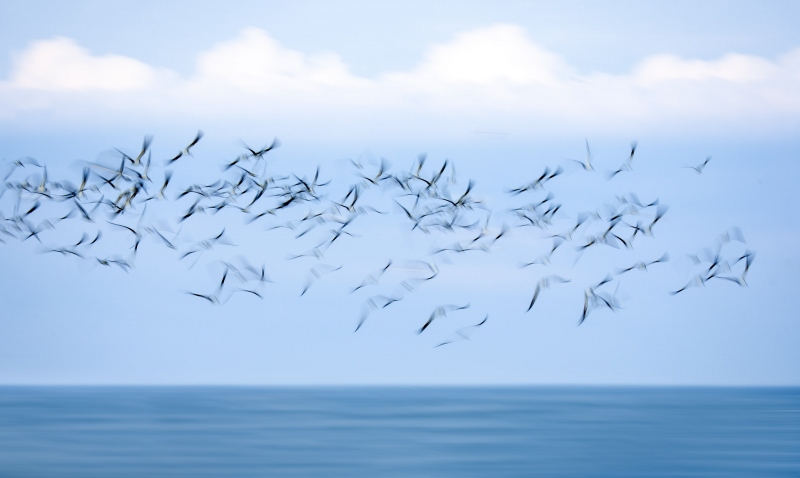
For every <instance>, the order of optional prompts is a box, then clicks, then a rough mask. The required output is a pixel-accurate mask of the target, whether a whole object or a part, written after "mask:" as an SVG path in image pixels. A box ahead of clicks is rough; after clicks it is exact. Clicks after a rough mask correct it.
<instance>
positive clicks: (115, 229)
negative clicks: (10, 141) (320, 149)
mask: <svg viewBox="0 0 800 478" xmlns="http://www.w3.org/2000/svg"><path fill="white" fill-rule="evenodd" d="M202 138H203V133H202V132H198V133H197V135H196V136H195V137H194V138H193V139H192V140H191V141H190V142H189V143H188V144H187V146H186V147H185V148H183V149H182V150H180V151H177V152H176V153H175V154H174V155H169V157H168V158H165V159H160V160H159V159H153V152H152V150H151V143H152V137H150V136H147V137H145V138H144V141H143V143H142V146H141V148H137V151H136V152H135V153H133V154H127V153H125V152H123V151H121V150H119V149H116V150H114V152H113V154H112V155H111V157H112V159H109V160H107V161H97V162H84V163H83V165H84V167H83V168H82V175H81V177H80V179H79V181H78V182H76V183H73V182H70V181H67V180H61V181H55V180H53V179H51V178H50V176H49V175H48V169H47V166H46V165H44V164H41V163H39V162H38V161H37V160H35V159H33V158H22V159H19V160H16V161H13V162H5V166H3V164H2V163H0V167H5V168H6V170H5V171H3V185H2V187H1V188H0V199H1V200H3V201H4V202H2V203H0V205H3V204H9V203H11V204H13V210H12V211H11V212H10V213H2V219H3V220H2V223H0V242H2V243H5V242H7V241H9V240H16V241H21V242H26V241H31V242H34V241H35V242H36V243H38V246H37V248H38V250H39V252H42V253H55V254H59V255H62V256H69V257H75V258H78V259H79V260H81V261H89V262H91V263H94V264H96V265H100V266H104V267H108V268H118V269H120V270H122V271H125V272H129V271H130V270H131V269H133V268H134V266H135V263H136V257H137V254H138V253H139V250H140V246H141V244H142V243H143V241H145V240H147V241H148V242H150V241H152V242H154V243H156V244H160V245H161V246H163V247H165V248H167V249H170V250H173V251H175V252H174V254H175V256H176V260H177V262H178V263H182V264H186V267H188V268H192V267H194V265H195V264H197V262H198V261H200V260H201V259H202V258H203V256H204V254H205V253H206V252H208V251H211V250H215V251H216V250H219V249H220V248H221V247H222V246H234V245H235V242H234V238H233V237H232V236H233V233H231V232H230V229H231V227H230V226H231V225H232V224H231V222H230V219H229V216H225V219H224V220H223V221H222V222H223V224H221V229H220V230H219V232H215V233H213V234H209V235H208V236H206V237H204V238H203V239H201V240H192V239H189V238H188V234H186V233H184V232H183V231H184V229H183V228H184V226H185V225H188V224H191V223H203V222H205V221H208V220H210V218H212V217H213V216H215V215H217V214H218V213H221V212H222V211H230V212H231V213H232V214H236V215H239V216H241V218H242V219H243V221H242V223H243V224H244V226H241V227H249V228H252V227H254V226H256V225H261V227H262V230H264V231H266V232H267V233H269V232H270V231H277V230H279V229H284V228H285V229H288V230H290V231H292V232H291V234H292V235H293V237H294V239H295V240H296V241H297V242H298V243H299V242H301V241H309V242H311V247H310V248H309V249H308V250H307V251H305V252H299V253H297V252H296V253H289V254H287V255H286V257H285V261H286V262H285V263H284V265H282V266H281V268H286V267H289V266H290V265H293V264H298V263H301V262H305V261H313V262H314V265H313V266H312V267H310V268H309V269H308V272H307V280H306V282H305V283H304V284H303V286H302V288H301V289H300V295H301V296H304V295H306V294H307V293H308V292H309V290H310V289H311V287H312V286H313V285H314V284H315V283H316V282H317V281H319V280H320V279H322V278H323V277H325V276H328V275H332V274H334V273H336V272H337V271H339V270H341V269H342V268H343V267H344V265H343V264H340V265H337V264H328V263H325V262H324V260H325V257H326V254H328V253H329V252H330V251H331V250H332V249H333V248H337V247H347V245H346V244H347V243H350V244H351V245H352V247H359V246H358V245H357V244H358V243H357V241H359V240H360V237H361V234H360V233H359V232H358V231H360V230H363V227H361V228H359V226H358V225H359V223H361V222H363V221H364V219H362V218H367V217H376V218H377V217H381V218H390V217H391V218H395V217H396V218H399V221H400V222H401V223H402V224H405V226H403V227H404V228H406V229H407V230H408V231H411V234H413V235H415V237H417V236H419V235H428V236H431V237H434V236H435V240H433V241H432V244H433V245H432V246H431V248H430V250H429V252H428V255H427V257H423V258H420V259H415V260H405V261H399V260H394V259H388V260H387V261H386V262H385V263H382V264H380V265H376V266H375V268H374V270H373V272H371V273H370V274H368V275H367V276H366V277H364V279H363V280H362V281H361V282H360V283H356V284H353V285H352V286H348V288H349V290H348V293H349V294H367V292H368V291H369V290H371V289H374V288H375V287H376V286H378V285H380V283H381V279H382V278H383V277H384V276H385V275H386V274H387V273H389V272H394V273H395V277H396V280H395V281H394V283H393V284H392V286H391V289H392V291H391V292H388V291H387V292H386V293H384V294H372V295H369V296H368V297H366V298H365V299H364V302H363V308H362V312H361V314H360V316H358V317H357V323H356V325H355V331H358V330H360V329H361V328H362V327H363V326H364V325H365V323H366V321H367V319H368V318H369V317H370V315H371V314H373V313H376V312H378V311H381V310H383V309H386V308H387V307H390V306H392V305H393V304H396V303H397V302H400V301H401V300H408V299H406V297H409V296H410V293H411V292H413V291H415V290H416V289H417V288H418V287H421V286H423V284H426V283H429V282H431V281H434V280H436V279H437V278H439V277H441V274H440V272H441V271H440V265H441V264H445V263H452V261H453V260H454V259H456V258H458V260H464V261H466V260H468V259H466V258H467V257H470V256H472V255H473V254H487V253H491V252H492V250H493V248H495V247H496V245H497V244H498V243H499V242H500V243H502V242H503V241H506V240H507V238H508V236H509V235H510V234H511V233H512V231H517V230H523V229H526V230H532V231H536V233H537V234H539V238H540V243H541V241H547V242H546V244H549V245H548V246H547V247H546V249H545V251H544V253H543V254H541V255H539V256H538V257H535V258H527V259H526V260H524V261H522V262H520V263H518V264H517V266H518V267H519V268H532V269H535V270H537V271H546V270H547V269H548V268H550V267H551V265H552V262H553V261H554V260H555V259H556V256H559V260H560V261H561V262H564V261H567V262H571V263H572V266H574V265H575V264H577V263H578V262H579V261H580V260H581V257H582V256H583V254H584V253H585V252H586V251H589V250H598V249H604V248H613V249H617V250H623V251H631V252H632V251H634V246H635V244H637V243H638V242H639V241H641V240H647V238H652V237H653V236H654V230H655V228H656V227H657V226H658V224H659V221H660V220H661V219H662V218H663V217H664V215H665V214H666V213H667V211H668V207H667V206H666V205H665V204H661V203H660V202H659V200H658V199H653V200H651V201H641V200H640V199H639V198H638V196H637V195H636V194H634V193H626V194H622V195H619V196H617V197H616V199H615V200H614V201H612V202H610V203H605V204H602V205H600V206H599V207H597V208H595V209H593V210H588V211H583V212H577V213H569V212H565V208H563V207H562V204H561V203H560V202H558V201H557V200H556V197H555V194H554V193H553V192H552V191H551V189H550V185H551V184H552V183H553V182H556V181H561V180H563V176H564V175H565V171H568V170H576V169H577V170H578V171H579V172H581V173H584V174H600V173H599V172H598V171H596V170H595V165H594V164H593V163H592V159H593V158H592V154H591V150H590V148H589V144H588V141H587V142H586V158H585V159H584V160H581V161H578V160H567V161H562V162H561V164H559V165H554V166H548V167H545V168H544V169H543V170H542V171H541V173H539V174H538V175H535V176H534V177H533V178H531V179H530V180H528V181H526V182H524V183H522V184H519V185H516V186H515V187H512V188H508V189H507V190H506V191H504V195H505V197H506V200H507V201H509V202H510V203H512V204H513V206H512V207H509V208H506V209H504V210H502V211H500V212H499V215H500V216H501V221H500V224H497V220H496V219H497V218H496V217H495V222H494V223H493V222H492V217H493V214H494V215H495V216H496V215H498V211H494V210H493V209H492V208H490V207H489V205H488V204H487V203H486V202H485V201H483V200H482V199H480V198H479V197H476V196H475V195H474V188H475V182H474V181H473V180H469V181H467V184H466V185H461V186H459V184H458V178H457V175H456V170H455V166H454V165H453V163H452V162H450V161H448V160H444V161H442V162H440V163H437V164H433V165H431V164H430V163H429V162H428V161H427V158H426V156H425V155H419V156H418V158H417V159H416V160H415V161H414V162H413V164H412V165H411V167H410V168H408V169H406V170H394V169H392V167H391V165H390V164H389V162H388V161H386V160H384V159H381V160H380V161H379V162H378V161H375V162H373V164H370V163H366V164H365V162H363V161H356V160H350V166H351V168H352V173H353V177H354V180H353V181H350V182H349V184H347V185H346V186H345V187H343V188H340V189H339V190H338V191H337V189H336V187H335V185H334V184H333V181H332V180H331V179H327V180H325V179H323V178H322V172H321V170H320V167H317V168H316V170H315V172H314V173H313V174H311V175H298V174H287V175H282V176H280V175H276V174H274V173H272V172H271V165H270V158H271V157H272V155H273V154H274V153H273V151H274V150H275V148H277V147H279V146H280V142H279V141H278V140H277V139H275V140H274V141H272V142H271V143H269V144H267V145H265V146H264V147H262V148H257V149H254V148H251V147H249V146H247V145H244V149H245V151H244V152H243V153H241V154H238V155H236V156H235V157H234V158H231V159H230V160H227V161H224V162H223V163H222V164H220V165H219V167H220V170H221V174H219V173H217V175H218V177H215V178H214V180H213V181H212V182H209V183H203V182H193V183H190V182H188V181H187V182H186V183H183V184H176V183H177V181H176V179H177V176H176V178H173V176H174V173H175V172H177V171H179V170H180V168H186V169H185V170H188V171H187V176H192V175H197V174H198V173H197V171H196V169H195V167H194V164H192V163H193V162H196V159H195V158H193V151H194V149H195V148H196V147H197V146H198V144H199V143H200V141H201V140H202ZM635 153H636V143H633V144H632V145H631V149H630V154H629V156H628V157H626V158H623V161H622V164H621V165H620V166H619V167H618V168H617V169H616V170H613V171H607V172H606V173H605V174H606V179H607V180H609V181H610V180H612V179H614V178H615V177H616V176H617V175H619V174H622V173H626V172H632V171H633V163H634V158H635ZM710 159H711V158H710V157H709V158H707V159H706V160H705V161H704V162H703V163H701V164H699V165H697V166H686V167H687V168H691V169H693V170H694V171H695V172H696V173H697V174H701V173H703V171H704V168H706V167H707V165H708V164H709V161H710ZM162 165H163V166H162ZM4 196H5V199H3V197H4ZM9 198H10V199H9ZM169 205H171V206H169ZM157 207H161V208H162V209H161V211H162V214H157V215H155V216H154V215H153V213H152V212H147V210H148V208H151V210H152V209H154V208H157ZM178 207H180V208H181V209H177V208H178ZM0 212H2V210H0ZM167 217H169V218H170V220H169V221H167V220H166V219H165V218H167ZM148 219H149V220H148ZM67 223H69V224H70V226H69V227H66V228H64V227H63V226H64V225H65V224H67ZM61 229H67V230H68V231H70V232H69V234H73V232H72V231H74V230H76V229H77V230H78V232H79V233H80V236H77V235H76V237H74V238H72V239H70V240H65V238H66V237H68V235H69V234H67V233H58V232H57V231H59V230H61ZM108 236H113V238H114V239H113V240H108V239H107V237H108ZM122 238H125V239H122ZM441 238H445V240H446V243H444V244H443V243H441V242H440V240H441ZM54 240H58V243H55V244H54V243H53V242H52V241H54ZM733 243H738V244H739V245H737V246H734V245H731V244H733ZM103 244H104V245H105V247H106V249H108V248H111V250H112V252H110V253H105V254H103V253H100V250H101V249H102V248H100V247H99V246H100V245H103ZM742 244H745V240H744V236H743V234H742V232H741V230H739V228H736V227H733V228H731V229H729V230H728V231H727V232H725V233H724V234H722V235H721V236H720V237H719V238H718V240H717V243H716V244H715V245H714V246H712V247H709V248H705V249H702V250H700V251H699V252H698V253H696V254H692V255H687V257H688V258H689V259H690V260H691V261H692V262H693V263H694V272H693V273H692V274H691V279H690V280H689V281H688V282H687V283H686V284H685V285H683V286H682V287H679V288H676V289H675V290H673V291H670V292H671V293H672V294H673V295H674V294H681V293H683V292H684V291H686V290H687V289H689V288H692V287H696V286H702V285H704V284H706V283H707V282H709V281H712V280H717V281H726V282H731V283H734V284H737V285H739V286H746V285H747V282H746V277H747V273H748V271H749V269H750V266H751V264H752V262H753V259H754V257H755V253H754V252H752V251H750V250H747V249H742V248H743V247H744V246H742ZM461 257H464V259H460V258H461ZM669 260H670V256H669V254H668V253H666V252H665V253H663V254H661V255H660V256H657V257H649V258H646V259H644V260H631V261H630V262H629V263H627V264H624V265H623V267H619V268H614V269H613V270H611V271H608V272H607V274H606V275H605V276H604V277H603V278H602V279H601V280H598V281H594V282H592V283H590V284H588V285H587V287H586V288H585V290H584V294H583V306H582V309H578V307H577V306H576V319H577V324H578V325H580V324H582V323H584V321H585V320H586V319H587V318H588V317H589V315H590V314H591V313H592V312H593V311H595V310H598V309H599V310H603V309H607V310H610V311H616V310H618V309H620V308H622V306H621V303H620V299H619V296H618V291H619V287H620V283H621V280H622V279H623V278H624V277H626V276H627V275H629V274H632V273H635V271H644V270H647V269H648V268H650V267H654V266H655V267H660V265H661V264H663V263H665V262H667V261H669ZM267 269H268V268H267V267H266V264H261V265H254V264H253V263H251V261H250V260H248V259H247V258H245V257H243V256H241V255H239V256H233V257H226V258H225V259H221V260H219V261H218V270H219V275H218V276H216V277H215V278H214V282H213V283H212V284H211V286H210V287H209V289H208V290H204V291H199V292H198V291H188V290H187V291H185V293H186V294H188V295H189V296H190V297H194V298H197V299H198V300H203V301H207V302H208V303H210V304H214V305H218V304H223V303H225V302H227V300H229V299H230V298H231V297H232V296H233V295H235V294H246V295H249V296H253V297H256V298H262V299H263V298H264V296H265V295H266V294H267V292H266V287H267V286H266V284H268V283H271V282H272V279H271V275H272V274H270V273H269V272H268V270H267ZM270 269H271V270H274V269H276V268H272V267H271V268H270ZM570 281H571V279H569V278H565V277H562V276H560V275H557V274H544V273H542V274H540V276H539V278H538V280H536V281H534V282H533V283H532V284H531V289H530V296H529V297H528V298H526V299H524V304H523V301H522V300H521V303H520V311H523V310H524V311H525V312H529V311H531V310H533V309H534V308H535V307H536V304H537V302H538V301H539V300H540V299H541V297H542V294H545V293H546V292H545V291H546V290H547V289H549V288H551V287H558V286H559V285H560V284H564V283H567V282H570ZM576 305H577V304H576ZM469 307H470V304H469V303H467V304H440V305H438V306H436V307H435V308H434V310H433V311H432V312H431V313H430V316H429V317H428V318H427V320H426V319H425V318H424V317H422V318H420V320H419V322H420V325H419V328H417V329H416V332H417V333H418V334H421V333H423V332H425V331H426V330H427V329H428V328H429V327H430V326H431V324H433V323H434V322H435V321H436V320H439V319H441V318H442V317H445V316H447V314H448V313H456V312H458V311H462V310H465V309H468V308H469ZM579 310H580V312H579V313H578V311H579ZM481 316H483V319H482V320H480V321H477V320H476V321H475V322H474V323H469V325H467V326H465V327H461V328H458V329H456V330H454V331H453V332H452V333H451V335H450V336H449V337H448V338H447V339H446V340H444V341H442V342H441V343H439V344H438V345H437V347H438V346H442V345H447V344H450V343H453V342H456V341H459V340H465V339H469V338H470V337H471V335H472V334H473V333H475V332H476V331H477V330H478V329H479V328H480V327H481V326H483V325H484V324H485V323H486V322H487V320H488V317H489V316H488V314H485V315H484V314H481Z"/></svg>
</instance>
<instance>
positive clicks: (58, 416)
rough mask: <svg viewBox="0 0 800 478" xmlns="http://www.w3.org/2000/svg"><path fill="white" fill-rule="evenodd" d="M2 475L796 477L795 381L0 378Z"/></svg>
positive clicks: (799, 398)
mask: <svg viewBox="0 0 800 478" xmlns="http://www.w3.org/2000/svg"><path fill="white" fill-rule="evenodd" d="M0 476H3V477H14V476H48V477H50V476H80V477H83V476H87V477H91V476H98V477H99V476H102V477H108V476H150V477H157V476H221V477H222V476H225V477H228V476H348V477H350V476H369V477H373V476H426V477H437V476H448V477H464V476H487V477H497V476H526V477H527V476H558V477H561V476H570V477H584V476H635V477H645V476H670V477H672V476H748V477H751V476H752V477H771V476H786V477H789V476H792V477H797V476H800V389H797V388H788V389H787V388H782V389H777V388H764V389H758V388H592V387H588V388H584V387H575V388H570V387H563V388H562V387H532V388H522V387H520V388H513V387H510V388H394V387H375V388H238V387H2V388H0Z"/></svg>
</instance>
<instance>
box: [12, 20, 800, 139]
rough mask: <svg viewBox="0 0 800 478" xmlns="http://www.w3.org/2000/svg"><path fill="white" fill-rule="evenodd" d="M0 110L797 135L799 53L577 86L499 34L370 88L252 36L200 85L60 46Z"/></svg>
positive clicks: (464, 40)
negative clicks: (769, 132) (775, 131)
mask: <svg viewBox="0 0 800 478" xmlns="http://www.w3.org/2000/svg"><path fill="white" fill-rule="evenodd" d="M76 104H80V105H81V107H80V108H76V107H75V106H76ZM0 111H2V113H0V116H2V117H3V118H4V119H5V120H12V121H13V120H14V119H15V118H16V117H18V116H19V115H28V116H30V114H31V111H39V112H43V113H42V114H46V115H47V117H48V118H49V119H50V120H51V121H74V120H76V119H78V120H81V121H84V122H92V121H103V122H106V123H108V122H114V121H129V120H131V118H136V117H138V118H140V119H141V121H142V122H143V123H144V122H148V121H149V122H153V121H158V120H159V118H168V119H164V120H163V121H169V122H174V121H185V122H190V123H192V124H191V126H192V127H197V126H198V124H197V123H198V122H201V123H202V126H203V127H204V128H212V127H214V125H215V124H217V123H214V122H218V123H219V124H226V125H231V126H233V127H237V125H241V124H244V123H245V122H252V121H253V120H254V119H258V120H264V119H265V118H266V119H269V120H271V121H273V122H275V123H280V124H282V125H284V127H285V128H289V129H291V128H295V129H298V130H301V129H302V130H303V131H304V132H306V133H307V134H317V133H319V132H320V131H328V130H330V129H331V128H333V127H335V130H336V132H337V134H349V135H351V136H359V137H361V136H364V135H365V134H370V135H371V134H382V135H392V134H402V135H406V136H407V135H410V134H415V135H433V136H436V135H442V134H450V133H453V132H458V131H474V130H475V129H490V130H504V131H512V132H514V131H516V132H519V133H520V134H522V133H525V132H527V131H533V130H536V131H545V132H562V133H563V132H566V133H567V134H574V133H575V132H576V131H578V132H580V134H583V133H584V132H585V131H587V130H591V131H611V130H616V131H619V130H620V129H624V130H626V131H631V133H632V134H637V133H636V131H635V129H638V130H641V128H643V127H648V128H658V129H659V131H662V132H678V133H680V132H683V133H688V134H705V133H707V132H708V131H710V130H712V129H713V130H715V131H725V132H727V131H731V132H736V133H742V132H754V131H756V130H758V129H760V130H762V131H765V130H768V129H771V128H778V129H781V130H782V131H787V132H792V131H793V130H794V129H795V126H797V125H798V123H800V121H799V120H800V49H796V50H794V51H791V52H788V53H787V54H785V55H783V56H782V57H780V58H779V59H777V60H775V61H773V60H770V59H766V58H762V57H757V56H752V55H741V54H736V53H729V54H726V55H723V56H721V57H720V58H718V59H714V60H710V61H703V60H693V59H684V58H680V57H677V56H674V55H656V56H651V57H647V58H644V59H642V61H641V62H639V63H638V64H637V65H635V66H634V67H633V68H632V69H631V70H630V72H629V73H628V74H608V73H604V72H595V73H591V74H588V75H583V76H580V75H578V74H577V73H575V71H574V70H573V69H572V68H571V67H570V66H569V65H568V64H567V63H566V62H565V61H564V59H562V58H561V57H560V56H558V55H557V54H555V53H553V52H550V51H547V50H546V49H544V48H543V47H541V46H539V45H537V44H535V43H534V42H533V41H531V40H530V39H529V38H528V37H527V36H526V34H525V32H524V31H523V30H522V29H521V28H520V27H517V26H514V25H493V26H489V27H485V28H480V29H476V30H472V31H468V32H464V33H461V34H458V35H455V36H454V37H453V38H452V39H451V40H450V41H448V42H445V43H442V44H436V45H431V46H430V47H429V48H428V49H427V50H426V52H424V55H423V59H422V61H421V62H420V63H419V64H418V65H417V66H415V67H414V68H411V69H409V70H407V71H394V72H387V73H386V74H383V75H379V76H377V77H375V78H364V77H359V76H357V75H354V74H353V73H352V72H351V71H350V69H349V68H348V66H347V65H346V64H345V63H344V62H343V61H342V59H341V58H340V57H339V56H338V55H337V54H335V53H334V52H325V53H320V54H307V53H304V52H300V51H297V50H293V49H291V48H288V47H286V46H284V45H282V44H281V43H280V42H278V41H277V40H276V39H274V38H272V37H271V36H270V35H269V34H268V33H267V32H265V31H263V30H259V29H257V28H247V29H244V30H243V31H242V32H241V33H240V34H239V35H238V36H237V37H236V38H234V39H232V40H230V41H226V42H223V43H220V44H218V45H216V46H214V47H213V48H211V49H210V50H208V51H205V52H200V53H199V54H198V56H197V62H196V67H195V71H194V73H193V74H192V75H190V76H189V77H183V78H182V77H180V76H179V75H177V74H175V73H173V72H169V71H164V70H158V69H156V68H154V67H152V66H149V65H147V64H145V63H142V62H140V61H138V60H135V59H132V58H127V57H122V56H114V55H106V56H93V55H91V54H90V53H89V52H87V51H86V50H85V49H83V48H81V47H80V46H78V45H77V44H75V42H74V41H72V40H69V39H64V38H59V39H55V40H49V41H41V42H35V43H33V44H31V45H30V46H29V47H28V48H27V49H26V50H25V51H23V52H22V53H21V54H20V55H18V56H17V57H16V60H15V63H14V69H13V71H12V74H11V75H10V78H9V81H7V82H0ZM120 111H125V113H126V114H125V115H124V119H120V115H119V112H120ZM395 132H399V133H395ZM526 134H527V133H526Z"/></svg>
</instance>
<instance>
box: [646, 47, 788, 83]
mask: <svg viewBox="0 0 800 478" xmlns="http://www.w3.org/2000/svg"><path fill="white" fill-rule="evenodd" d="M633 74H634V77H635V78H636V80H637V81H639V82H640V83H641V84H643V85H654V84H656V83H659V82H665V81H677V80H687V81H707V80H724V81H726V82H732V83H750V82H756V81H763V80H768V79H770V78H772V77H775V76H777V75H779V74H780V68H779V67H778V65H776V64H775V63H772V62H770V61H768V60H765V59H763V58H759V57H756V56H751V55H739V54H734V53H730V54H727V55H725V56H723V57H722V58H720V59H719V60H714V61H702V60H684V59H682V58H679V57H677V56H674V55H658V56H653V57H650V58H647V59H646V60H644V61H643V62H641V63H640V64H639V65H638V66H637V67H636V69H635V70H634V72H633Z"/></svg>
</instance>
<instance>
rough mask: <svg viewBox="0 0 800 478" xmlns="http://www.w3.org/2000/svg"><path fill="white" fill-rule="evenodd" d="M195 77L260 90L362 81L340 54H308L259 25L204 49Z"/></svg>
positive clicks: (225, 85)
mask: <svg viewBox="0 0 800 478" xmlns="http://www.w3.org/2000/svg"><path fill="white" fill-rule="evenodd" d="M194 80H195V81H196V82H199V83H205V84H208V85H214V86H224V87H233V88H238V89H242V90H244V91H247V92H256V93H258V92H270V91H274V90H275V89H276V88H293V87H296V86H297V85H298V84H302V85H308V84H319V85H328V86H349V85H353V84H357V83H359V79H358V78H356V77H354V76H352V75H351V74H350V72H349V71H348V69H347V66H346V65H345V64H344V63H343V62H342V61H341V59H340V58H339V57H338V55H336V54H334V53H324V54H321V55H313V56H309V55H305V54H303V53H301V52H299V51H295V50H291V49H288V48H286V47H284V46H283V45H281V44H280V43H278V42H277V41H276V40H275V39H273V38H272V37H270V36H269V35H268V34H267V33H266V32H265V31H263V30H259V29H258V28H246V29H244V30H243V31H242V32H241V34H240V36H239V37H238V38H236V39H234V40H232V41H229V42H225V43H222V44H220V45H217V46H215V47H214V48H212V49H211V50H209V51H207V52H203V53H201V54H200V55H199V56H198V60H197V73H196V76H195V78H194Z"/></svg>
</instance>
